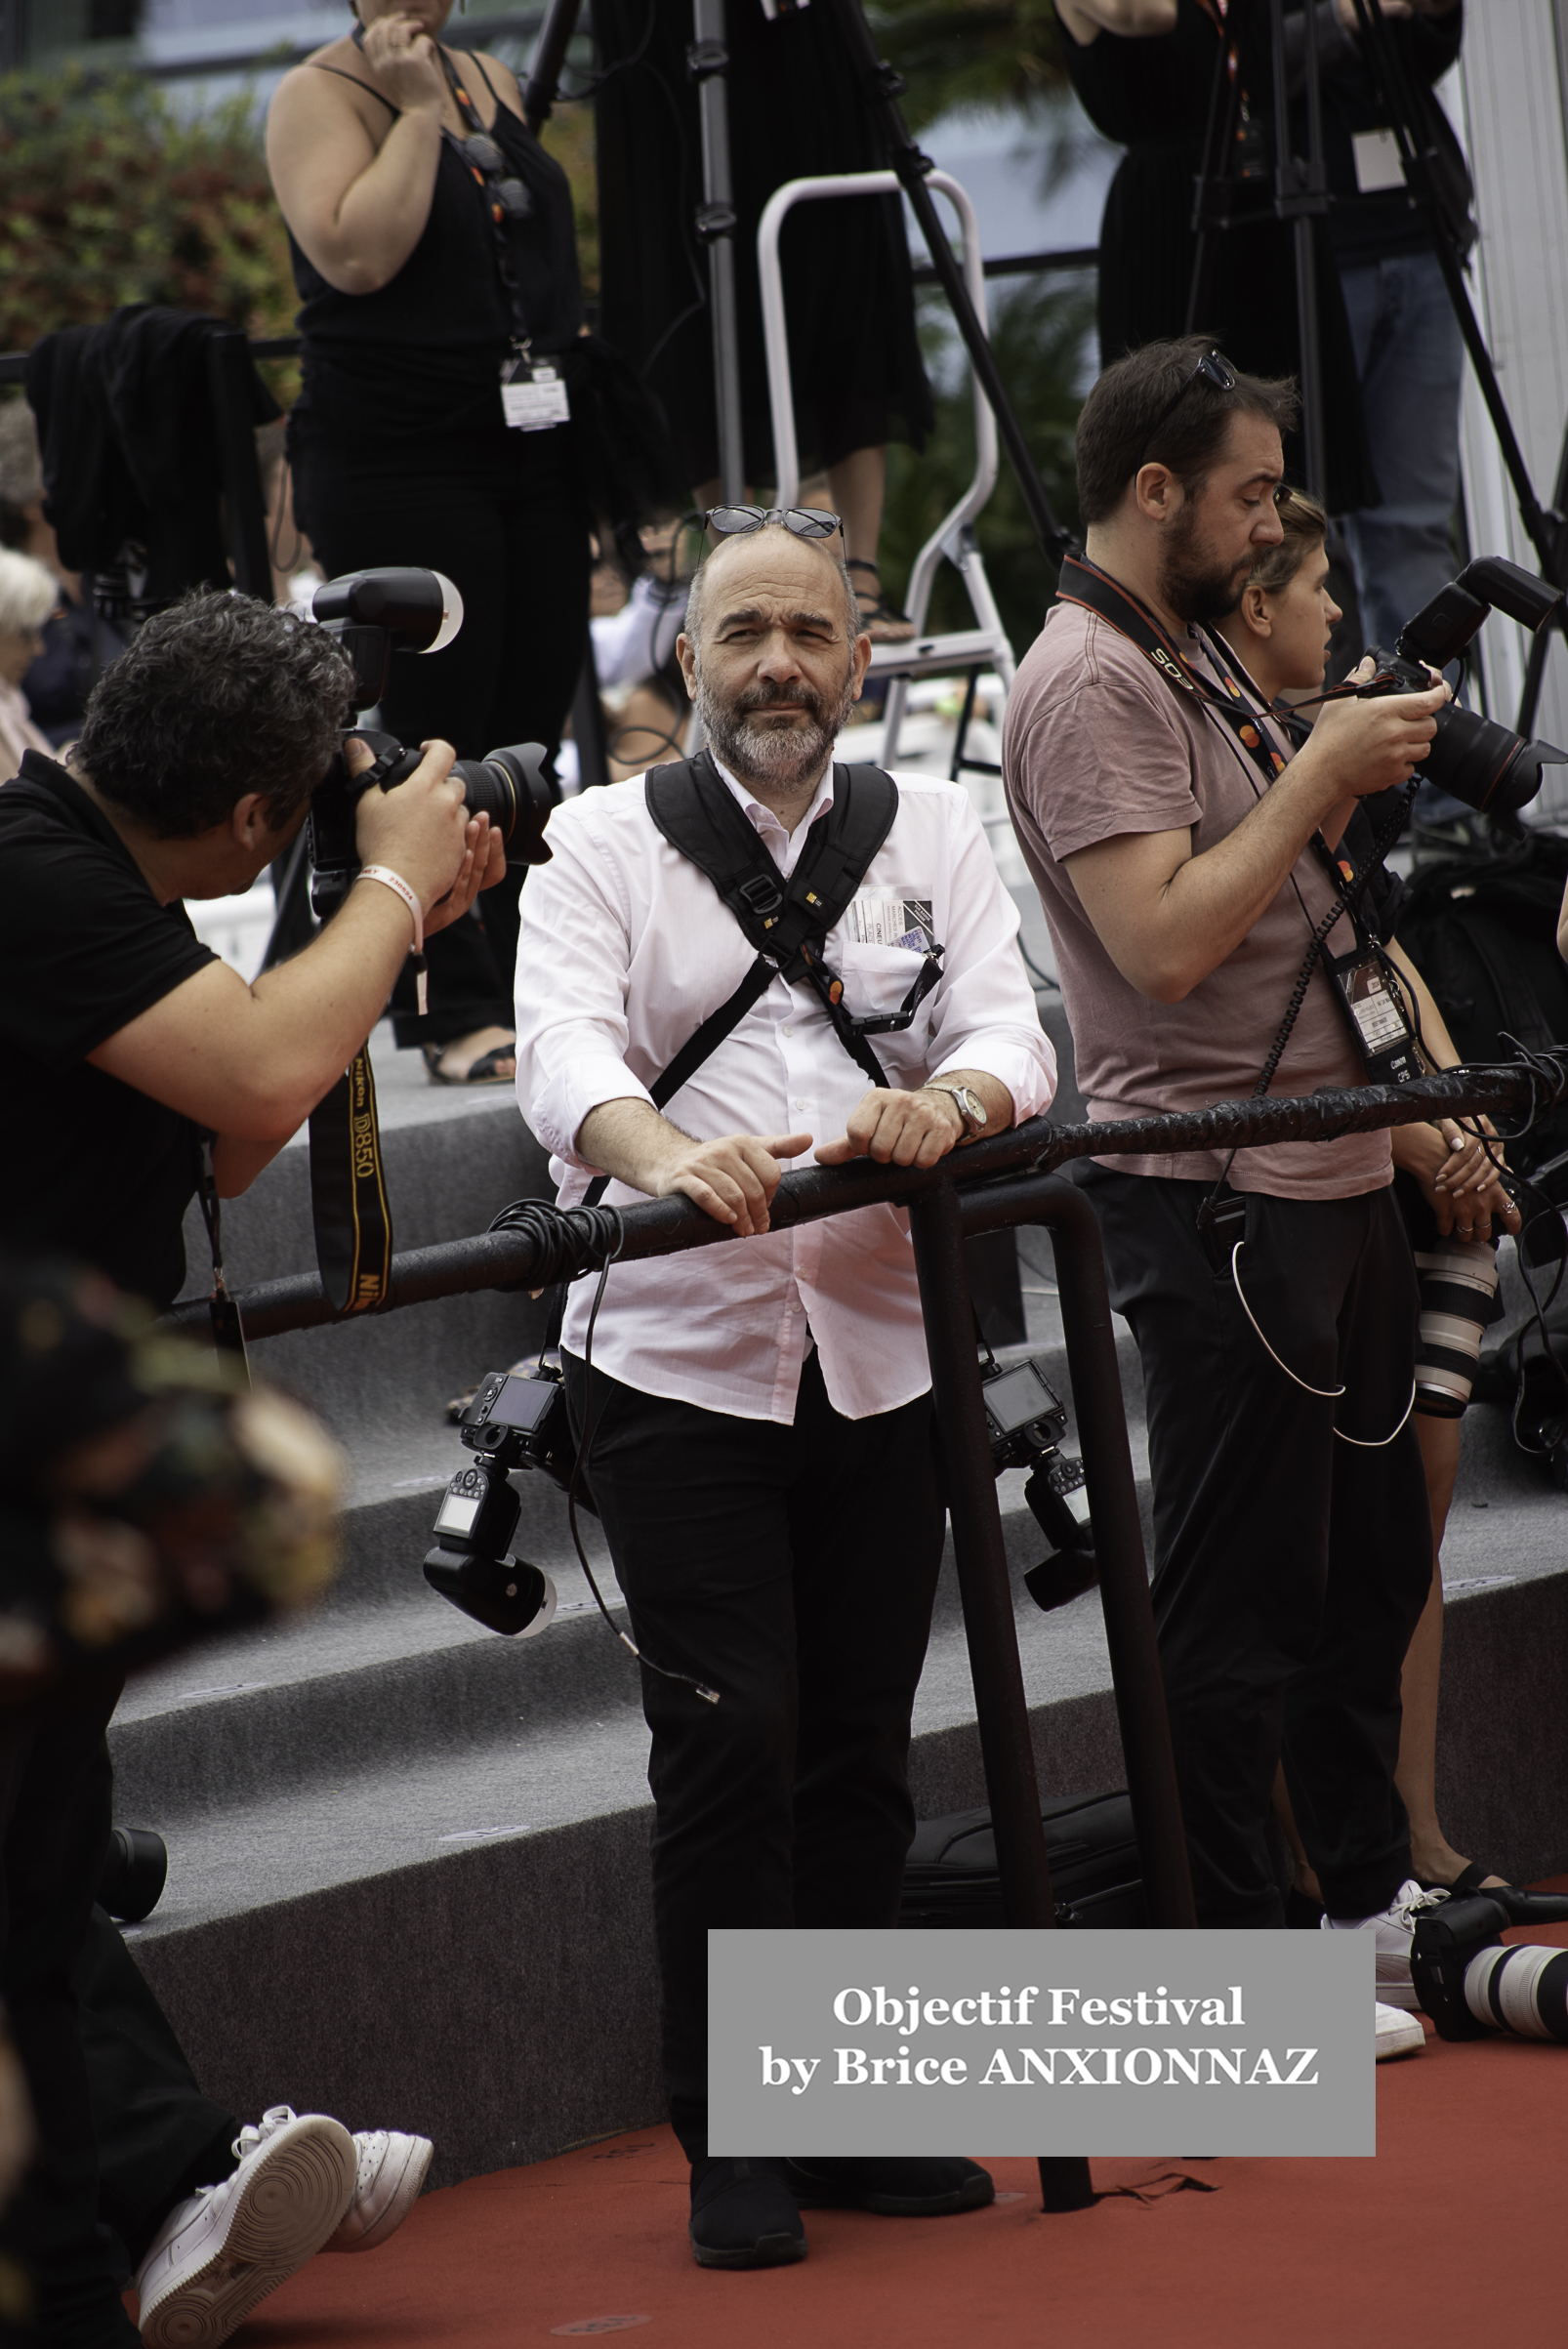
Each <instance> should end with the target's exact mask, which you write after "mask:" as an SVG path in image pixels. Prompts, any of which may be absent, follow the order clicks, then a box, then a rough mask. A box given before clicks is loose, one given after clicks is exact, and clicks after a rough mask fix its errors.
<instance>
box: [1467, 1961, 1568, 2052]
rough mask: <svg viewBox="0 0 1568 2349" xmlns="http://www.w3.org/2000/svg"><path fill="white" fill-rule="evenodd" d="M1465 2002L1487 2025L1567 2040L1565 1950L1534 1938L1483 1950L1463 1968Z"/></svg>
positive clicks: (1524, 2035)
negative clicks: (1510, 1946) (1512, 1946)
mask: <svg viewBox="0 0 1568 2349" xmlns="http://www.w3.org/2000/svg"><path fill="white" fill-rule="evenodd" d="M1465 2005H1466V2006H1467V2007H1468V2008H1469V2010H1470V2012H1471V2014H1472V2015H1474V2017H1475V2019H1476V2021H1477V2022H1478V2023H1484V2024H1485V2025H1486V2026H1487V2028H1488V2029H1489V2030H1492V2031H1513V2032H1517V2034H1518V2036H1519V2037H1520V2039H1525V2040H1562V2041H1563V2043H1564V2044H1565V2045H1568V1950H1559V1949H1554V1948H1552V1947H1551V1946H1550V1945H1549V1944H1543V1943H1541V1942H1533V1941H1527V1942H1522V1943H1520V1944H1518V1945H1517V1946H1516V1947H1515V1948H1513V1949H1506V1948H1503V1949H1491V1950H1483V1951H1482V1952H1481V1954H1480V1956H1479V1957H1478V1958H1471V1959H1470V1962H1469V1964H1468V1965H1467V1966H1466V1967H1465Z"/></svg>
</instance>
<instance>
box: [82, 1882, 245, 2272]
mask: <svg viewBox="0 0 1568 2349" xmlns="http://www.w3.org/2000/svg"><path fill="white" fill-rule="evenodd" d="M73 1980H74V1985H75V1990H76V1997H77V2003H78V2008H79V2012H80V2019H81V2034H82V2051H83V2054H84V2055H85V2057H86V2061H87V2088H88V2095H89V2098H90V2100H91V2103H92V2112H93V2134H94V2136H95V2138H96V2139H97V2142H98V2167H99V2202H98V2211H99V2217H100V2218H101V2219H102V2220H103V2224H104V2225H105V2226H107V2227H109V2228H111V2229H112V2231H113V2233H114V2234H115V2235H116V2236H117V2237H118V2238H119V2242H120V2244H121V2246H123V2249H124V2253H125V2264H126V2265H127V2266H128V2267H129V2268H132V2269H134V2268H137V2267H139V2266H140V2265H141V2263H142V2260H143V2257H144V2254H145V2251H146V2248H147V2246H148V2244H149V2243H150V2242H151V2241H152V2238H153V2236H154V2235H155V2234H156V2233H157V2231H158V2229H159V2227H160V2226H161V2225H162V2224H163V2221H164V2219H165V2218H166V2217H167V2216H168V2213H169V2212H170V2211H171V2210H172V2209H173V2208H174V2206H175V2205H176V2204H177V2203H182V2202H184V2201H185V2200H186V2196H187V2195H191V2194H194V2193H195V2191H196V2188H197V2187H198V2186H216V2185H218V2184H219V2183H220V2182H221V2181H222V2180H223V2179H224V2178H227V2176H228V2175H229V2173H230V2172H231V2171H232V2170H233V2169H234V2168H235V2167H236V2164H235V2160H234V2151H233V2147H234V2139H235V2138H236V2137H237V2136H238V2135H239V2122H238V2121H236V2119H235V2118H234V2116H233V2114H232V2113H229V2112H227V2111H226V2110H225V2109H224V2107H223V2106H222V2105H221V2104H215V2103H214V2102H213V2100H212V2098H211V2097H210V2096H204V2095H203V2094H202V2092H201V2090H200V2088H199V2087H198V2086H197V2085H196V2080H195V2075H194V2074H193V2073H192V2071H191V2069H190V2066H189V2064H188V2063H187V2062H186V2053H185V2049H184V2048H183V2047H182V2046H181V2044H180V2041H179V2040H177V2039H176V2038H175V2035H174V2031H173V2029H172V2027H171V2025H170V2023H169V2020H168V2017H167V2016H166V2015H165V2013H164V2011H163V2009H162V2007H161V2006H160V2005H159V2004H158V2001H157V1999H155V1998H154V1997H153V1995H152V1992H151V1990H150V1988H149V1987H148V1984H147V1981H146V1977H145V1976H144V1973H143V1971H142V1969H141V1967H140V1966H139V1965H138V1964H137V1962H136V1959H135V1958H133V1957H132V1955H131V1953H130V1951H129V1950H128V1949H127V1948H126V1946H125V1942H124V1939H123V1937H122V1935H121V1933H120V1929H119V1927H118V1926H117V1925H116V1924H115V1922H114V1920H113V1918H112V1917H109V1916H105V1915H104V1913H103V1910H102V1909H95V1910H94V1911H93V1914H92V1916H91V1918H90V1919H89V1922H88V1927H87V1933H86V1936H85V1938H84V1940H83V1943H82V1948H81V1953H80V1955H79V1956H78V1958H77V1960H76V1965H75V1968H74V1973H73Z"/></svg>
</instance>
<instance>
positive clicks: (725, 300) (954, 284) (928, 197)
mask: <svg viewBox="0 0 1568 2349" xmlns="http://www.w3.org/2000/svg"><path fill="white" fill-rule="evenodd" d="M827 5H828V6H830V7H832V8H833V9H834V10H835V11H836V12H837V15H838V18H839V22H840V25H841V27H842V29H843V33H844V38H845V43H846V47H847V49H848V52H849V56H850V59H851V62H852V64H853V68H854V72H855V75H856V78H857V80H858V81H859V83H860V85H861V88H862V90H863V91H864V94H865V98H866V103H867V104H868V106H869V107H870V108H871V111H872V112H873V114H874V115H875V116H876V117H877V119H878V121H879V122H880V123H881V125H882V131H883V136H884V138H885V139H886V141H887V151H888V162H889V165H890V167H891V169H892V170H893V171H894V172H895V173H896V174H897V177H898V181H899V185H901V186H902V188H903V190H904V193H905V195H906V196H907V197H908V199H909V204H910V208H911V210H912V211H913V213H914V215H915V218H916V220H917V221H918V222H919V223H920V229H921V234H922V235H923V236H924V237H925V239H926V243H927V246H928V250H929V253H930V257H931V264H932V267H933V268H935V271H936V275H937V278H938V280H939V281H940V284H941V287H942V291H943V293H944V294H945V295H946V296H947V300H948V303H949V306H950V307H951V309H952V312H953V317H954V320H955V322H956V323H957V326H958V330H959V332H960V334H961V335H962V336H963V338H964V342H965V346H966V348H967V350H968V351H969V354H970V364H971V365H972V366H973V368H974V372H975V374H976V376H977V377H978V379H979V382H980V386H981V389H982V390H983V392H984V393H985V396H986V399H987V400H988V402H989V403H990V406H991V410H992V413H993V414H994V415H995V417H996V421H997V431H998V433H1000V435H1001V439H1002V445H1003V447H1004V448H1005V449H1006V450H1007V452H1008V459H1009V462H1010V463H1011V467H1012V470H1013V472H1014V474H1016V475H1017V480H1018V488H1019V491H1020V493H1021V495H1022V498H1023V502H1024V505H1025V506H1026V508H1027V509H1028V513H1029V519H1030V521H1031V522H1032V523H1033V525H1034V530H1035V535H1036V537H1037V538H1038V539H1039V541H1040V545H1041V549H1042V551H1043V553H1044V554H1045V556H1046V558H1047V560H1048V561H1049V562H1050V563H1051V564H1052V567H1055V566H1057V565H1059V564H1060V562H1061V559H1062V557H1063V556H1065V555H1070V554H1073V553H1075V552H1076V548H1075V546H1074V542H1073V539H1072V537H1071V535H1070V534H1069V533H1068V532H1067V531H1066V530H1064V529H1063V528H1062V526H1061V524H1060V523H1059V522H1058V521H1057V519H1056V516H1055V515H1054V514H1053V513H1052V507H1051V501H1050V499H1049V498H1048V497H1047V495H1046V490H1045V484H1044V483H1043V481H1042V480H1041V478H1040V474H1039V472H1038V470H1037V468H1036V466H1035V462H1034V459H1033V457H1032V456H1031V454H1030V451H1029V442H1028V439H1027V437H1026V435H1025V433H1024V430H1023V427H1022V425H1021V424H1020V423H1019V422H1018V419H1017V416H1016V415H1015V413H1014V412H1013V407H1012V403H1011V400H1010V398H1009V397H1008V392H1007V388H1006V386H1005V385H1004V383H1003V381H1002V378H1001V375H1000V373H999V372H998V369H997V363H996V358H995V354H994V353H993V351H992V349H991V345H990V342H989V339H988V338H987V335H986V332H985V328H984V327H983V326H982V325H981V323H980V321H979V319H978V317H977V316H976V315H975V310H974V305H973V304H972V303H971V302H970V297H969V290H968V288H967V287H966V285H965V283H964V273H963V270H962V269H961V268H960V266H959V264H958V262H957V260H956V259H955V257H954V254H953V249H952V246H951V245H950V244H949V242H948V238H947V232H946V230H945V229H944V228H943V227H942V222H941V216H940V214H939V213H938V212H937V209H936V202H935V198H934V197H933V196H932V194H931V191H930V189H929V188H928V186H927V185H926V174H927V173H928V171H929V170H930V169H931V160H930V157H929V156H928V155H924V154H922V152H921V150H920V148H919V147H918V146H917V145H916V144H915V142H914V140H913V139H912V138H911V137H910V135H909V132H908V130H907V129H906V127H905V124H904V118H903V116H902V114H901V113H900V112H899V109H898V98H899V94H900V93H901V91H902V90H903V87H904V84H903V80H902V78H901V77H900V75H899V74H898V73H896V72H895V71H894V69H893V67H892V66H891V65H888V64H887V63H886V62H884V61H883V60H882V59H881V58H879V57H878V55H877V47H876V43H875V42H874V40H873V39H872V37H871V30H870V27H869V26H868V24H867V23H866V20H865V17H864V15H863V14H862V12H861V8H860V0H827ZM580 6H581V0H551V5H550V11H549V14H548V16H547V17H546V20H545V24H544V29H543V31H542V32H541V34H540V36H539V45H538V48H537V49H536V50H535V52H534V60H533V64H532V66H531V67H530V70H529V74H528V80H527V83H526V85H525V87H524V90H523V94H522V106H523V116H524V119H525V121H526V122H527V125H528V128H529V129H530V130H531V131H534V132H537V131H538V130H539V128H540V126H541V124H543V123H544V122H546V121H547V120H548V119H549V115H550V109H551V106H552V104H553V103H554V102H555V98H556V95H557V81H558V80H559V76H560V68H561V63H562V61H563V60H564V58H565V55H566V48H567V44H568V42H569V41H570V39H571V36H572V30H573V27H574V25H575V24H576V21H577V15H578V10H579V8H580ZM692 18H693V34H694V38H693V41H692V45H691V48H690V50H689V51H688V52H687V62H688V64H689V67H690V70H691V73H692V76H693V78H694V79H695V81H696V83H697V85H698V91H699V96H700V101H701V119H702V202H701V203H700V204H699V205H698V207H697V214H696V228H697V234H698V236H699V238H700V239H701V240H702V242H703V243H704V244H705V245H706V246H707V248H708V299H709V314H710V317H711V319H712V323H713V349H714V390H715V395H716V404H717V407H718V415H719V478H720V494H721V496H722V497H723V498H724V499H725V500H726V501H737V502H738V501H739V500H740V499H741V498H742V497H743V496H744V495H745V479H746V460H745V451H744V444H743V439H742V432H741V409H740V358H739V345H738V342H737V338H736V326H735V259H734V236H735V205H734V189H733V185H732V183H731V180H730V173H729V115H728V107H727V104H726V76H727V73H728V68H729V56H728V51H727V49H726V47H725V44H724V0H692Z"/></svg>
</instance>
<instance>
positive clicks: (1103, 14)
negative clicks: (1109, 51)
mask: <svg viewBox="0 0 1568 2349" xmlns="http://www.w3.org/2000/svg"><path fill="white" fill-rule="evenodd" d="M1056 14H1057V16H1058V17H1059V18H1060V19H1061V21H1062V23H1063V25H1064V26H1065V27H1066V29H1067V31H1068V32H1070V33H1071V35H1072V37H1073V39H1074V40H1075V41H1076V42H1077V43H1078V46H1079V48H1080V49H1087V48H1088V47H1089V45H1090V43H1091V41H1093V40H1096V39H1097V38H1098V37H1099V35H1100V34H1101V33H1102V32H1113V33H1118V34H1120V36H1121V37H1122V39H1123V40H1129V41H1141V40H1151V39H1153V38H1155V37H1156V36H1157V35H1158V34H1160V33H1163V32H1175V30H1176V0H1056Z"/></svg>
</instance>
